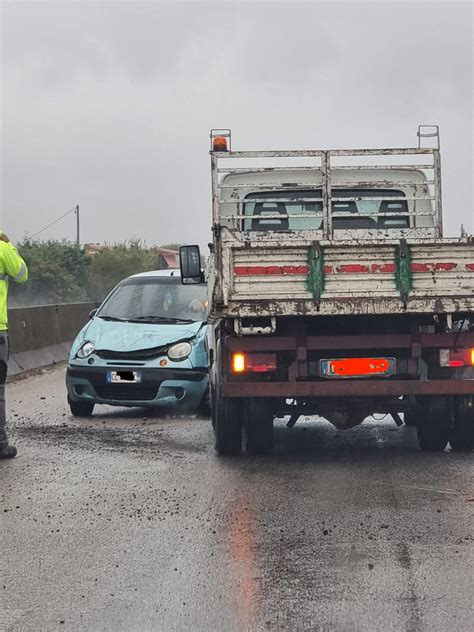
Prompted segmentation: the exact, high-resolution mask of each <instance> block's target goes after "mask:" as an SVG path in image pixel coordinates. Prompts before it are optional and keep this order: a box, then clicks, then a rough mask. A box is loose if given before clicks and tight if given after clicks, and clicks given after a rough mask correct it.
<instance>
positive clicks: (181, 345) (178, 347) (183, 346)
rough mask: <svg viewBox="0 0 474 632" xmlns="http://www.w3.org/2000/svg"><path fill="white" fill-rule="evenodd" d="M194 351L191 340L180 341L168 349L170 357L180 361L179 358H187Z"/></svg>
mask: <svg viewBox="0 0 474 632" xmlns="http://www.w3.org/2000/svg"><path fill="white" fill-rule="evenodd" d="M191 351H192V345H191V343H190V342H178V343H177V344H175V345H173V346H172V347H170V348H169V349H168V358H169V359H170V360H174V361H175V362H179V360H186V358H187V357H188V356H189V354H190V353H191Z"/></svg>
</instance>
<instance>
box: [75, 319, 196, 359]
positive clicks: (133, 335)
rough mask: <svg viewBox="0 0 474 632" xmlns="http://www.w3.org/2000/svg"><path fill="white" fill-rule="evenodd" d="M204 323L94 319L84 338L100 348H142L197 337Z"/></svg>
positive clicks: (161, 345) (113, 349) (136, 349)
mask: <svg viewBox="0 0 474 632" xmlns="http://www.w3.org/2000/svg"><path fill="white" fill-rule="evenodd" d="M204 324H205V323H203V322H201V321H199V322H195V323H178V324H163V323H157V324H149V323H121V322H115V321H106V320H102V319H101V318H93V319H92V321H91V322H90V324H89V326H88V328H87V330H86V332H85V335H84V339H85V340H89V341H90V342H93V343H94V345H95V348H96V349H98V350H101V349H104V350H105V349H107V350H108V351H121V352H127V351H138V350H141V349H154V348H155V347H164V346H166V345H169V344H172V343H174V342H177V341H178V340H185V339H191V338H194V337H195V336H196V334H197V333H198V332H199V330H200V329H201V328H202V327H203V325H204Z"/></svg>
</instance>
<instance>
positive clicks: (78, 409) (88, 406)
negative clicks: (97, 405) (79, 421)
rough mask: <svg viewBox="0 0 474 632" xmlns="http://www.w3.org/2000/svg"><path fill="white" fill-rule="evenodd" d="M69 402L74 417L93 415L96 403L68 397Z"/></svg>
mask: <svg viewBox="0 0 474 632" xmlns="http://www.w3.org/2000/svg"><path fill="white" fill-rule="evenodd" d="M68 403H69V408H70V410H71V413H72V415H73V416H74V417H91V416H92V413H93V412H94V404H92V403H90V402H73V401H72V400H70V399H68Z"/></svg>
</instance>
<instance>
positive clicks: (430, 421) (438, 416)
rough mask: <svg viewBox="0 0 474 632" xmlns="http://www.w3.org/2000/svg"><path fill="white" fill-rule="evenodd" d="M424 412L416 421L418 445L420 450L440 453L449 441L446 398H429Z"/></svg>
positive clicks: (448, 412)
mask: <svg viewBox="0 0 474 632" xmlns="http://www.w3.org/2000/svg"><path fill="white" fill-rule="evenodd" d="M424 410H425V412H424V413H422V414H421V413H420V414H419V415H418V416H417V420H416V432H417V435H418V444H419V446H420V448H421V449H422V450H427V451H430V452H441V451H442V450H444V449H445V447H446V445H447V443H448V440H449V428H450V409H449V405H448V400H447V398H446V397H430V398H428V399H427V401H426V407H425V409H424Z"/></svg>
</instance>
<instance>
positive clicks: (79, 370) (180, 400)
mask: <svg viewBox="0 0 474 632" xmlns="http://www.w3.org/2000/svg"><path fill="white" fill-rule="evenodd" d="M123 370H124V367H113V366H110V367H109V366H108V367H82V366H74V365H70V366H69V367H68V369H67V373H66V385H67V391H68V397H69V399H70V400H71V401H74V402H91V403H94V404H108V405H110V406H146V407H161V408H166V409H171V410H179V411H195V410H196V409H197V408H198V407H199V405H200V404H201V402H202V400H203V397H204V395H205V393H206V391H207V387H208V374H207V372H206V371H205V370H204V369H161V368H160V369H157V368H143V367H137V368H136V369H134V367H127V368H126V369H125V370H137V371H140V373H141V383H140V384H132V383H118V384H110V383H108V381H107V374H108V373H109V372H110V371H123Z"/></svg>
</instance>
